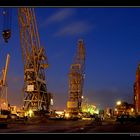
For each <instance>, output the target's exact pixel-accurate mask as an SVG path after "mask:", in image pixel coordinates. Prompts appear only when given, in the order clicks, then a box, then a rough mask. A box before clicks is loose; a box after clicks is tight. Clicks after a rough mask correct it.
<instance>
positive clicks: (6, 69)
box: [3, 54, 10, 85]
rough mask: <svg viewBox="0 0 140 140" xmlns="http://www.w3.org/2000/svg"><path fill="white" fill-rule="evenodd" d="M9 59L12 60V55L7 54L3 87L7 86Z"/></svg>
mask: <svg viewBox="0 0 140 140" xmlns="http://www.w3.org/2000/svg"><path fill="white" fill-rule="evenodd" d="M9 59H10V55H9V54H7V58H6V65H5V68H4V75H3V85H5V83H6V76H7V71H8V65H9Z"/></svg>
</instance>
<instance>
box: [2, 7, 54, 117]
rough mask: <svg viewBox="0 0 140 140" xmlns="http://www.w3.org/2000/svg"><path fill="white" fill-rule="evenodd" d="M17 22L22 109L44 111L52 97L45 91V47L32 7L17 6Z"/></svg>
mask: <svg viewBox="0 0 140 140" xmlns="http://www.w3.org/2000/svg"><path fill="white" fill-rule="evenodd" d="M18 23H19V30H20V45H21V49H22V58H23V64H24V88H23V92H24V109H25V110H27V111H29V110H32V111H33V112H34V113H36V114H38V113H39V112H44V113H45V112H48V111H49V106H50V100H51V98H52V97H51V94H49V93H48V92H47V85H46V80H45V69H46V68H48V61H47V56H46V53H45V49H44V47H41V45H40V38H39V33H38V28H37V23H36V17H35V12H34V8H18ZM4 33H5V32H3V34H4ZM9 33H11V31H10V32H9ZM3 37H5V36H4V35H3ZM8 37H9V36H8ZM8 37H7V38H8ZM4 40H7V39H5V38H4Z"/></svg>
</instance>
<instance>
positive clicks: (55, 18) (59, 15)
mask: <svg viewBox="0 0 140 140" xmlns="http://www.w3.org/2000/svg"><path fill="white" fill-rule="evenodd" d="M73 13H74V10H73V9H68V8H64V9H63V10H60V11H58V12H56V13H54V14H53V15H51V16H50V17H48V18H47V19H46V20H45V22H44V23H43V24H42V26H46V25H48V24H50V23H56V22H60V21H62V20H64V19H67V18H69V16H71V15H73Z"/></svg>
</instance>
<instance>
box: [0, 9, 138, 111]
mask: <svg viewBox="0 0 140 140" xmlns="http://www.w3.org/2000/svg"><path fill="white" fill-rule="evenodd" d="M12 9H13V10H12V37H11V38H10V40H9V43H8V44H6V43H4V41H3V38H2V35H1V36H0V60H1V63H0V71H1V70H2V68H3V67H4V66H5V61H6V55H7V53H9V54H10V63H9V69H8V74H7V82H8V100H9V103H10V104H12V105H22V103H23V101H22V96H23V95H22V88H23V62H22V52H21V47H20V38H19V27H18V17H17V8H12ZM0 13H1V14H2V8H0ZM35 14H36V20H37V24H38V30H39V34H40V42H41V46H44V48H45V50H46V54H47V57H48V63H49V67H48V69H47V70H46V82H47V88H48V91H49V92H51V93H53V96H54V108H56V109H65V108H66V101H67V99H68V73H69V70H70V65H71V64H72V62H73V59H74V55H75V53H76V49H77V42H78V40H79V39H83V40H84V42H85V48H86V60H85V65H86V70H85V81H84V92H83V93H84V94H83V96H85V97H87V98H88V100H89V103H93V104H96V105H97V106H99V107H100V108H106V107H113V106H114V105H115V102H116V101H117V100H123V101H127V102H128V103H133V94H134V93H133V84H134V81H135V76H136V69H137V66H138V63H139V62H140V8H132V7H131V8H107V7H106V8H97V7H96V8H35ZM0 22H1V23H2V16H0ZM2 29H3V26H2V24H1V25H0V32H1V33H2Z"/></svg>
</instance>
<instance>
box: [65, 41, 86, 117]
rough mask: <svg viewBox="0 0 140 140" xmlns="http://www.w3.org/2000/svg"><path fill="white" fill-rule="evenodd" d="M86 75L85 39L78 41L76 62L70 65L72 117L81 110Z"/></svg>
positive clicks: (69, 97)
mask: <svg viewBox="0 0 140 140" xmlns="http://www.w3.org/2000/svg"><path fill="white" fill-rule="evenodd" d="M84 77H85V46H84V41H83V40H79V41H78V48H77V53H76V56H75V59H74V63H73V64H71V66H70V72H69V89H68V95H69V96H68V101H67V110H68V113H69V114H70V117H75V116H77V115H78V113H80V112H81V103H82V95H83V84H84Z"/></svg>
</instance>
